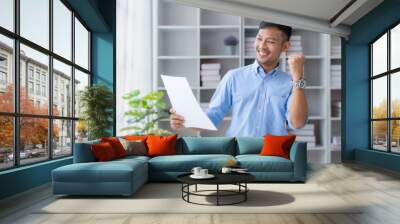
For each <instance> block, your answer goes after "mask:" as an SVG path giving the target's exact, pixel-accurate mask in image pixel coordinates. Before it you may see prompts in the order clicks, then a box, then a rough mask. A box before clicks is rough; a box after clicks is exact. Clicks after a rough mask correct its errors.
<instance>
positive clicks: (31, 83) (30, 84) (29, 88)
mask: <svg viewBox="0 0 400 224" xmlns="http://www.w3.org/2000/svg"><path fill="white" fill-rule="evenodd" d="M28 93H29V94H33V93H34V87H33V82H28Z"/></svg>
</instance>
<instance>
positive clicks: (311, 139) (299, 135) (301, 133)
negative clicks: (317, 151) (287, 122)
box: [292, 124, 316, 148]
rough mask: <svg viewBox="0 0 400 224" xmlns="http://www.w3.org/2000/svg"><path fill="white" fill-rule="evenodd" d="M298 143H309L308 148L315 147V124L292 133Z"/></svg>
mask: <svg viewBox="0 0 400 224" xmlns="http://www.w3.org/2000/svg"><path fill="white" fill-rule="evenodd" d="M292 133H293V134H294V135H296V141H297V142H307V148H312V147H315V145H316V144H315V142H316V137H315V131H314V124H306V125H305V126H304V127H303V128H302V129H300V130H296V131H293V132H292Z"/></svg>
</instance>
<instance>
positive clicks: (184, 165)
mask: <svg viewBox="0 0 400 224" xmlns="http://www.w3.org/2000/svg"><path fill="white" fill-rule="evenodd" d="M229 159H235V158H234V157H233V156H231V155H215V154H214V155H174V156H158V157H154V158H152V159H150V160H149V170H150V171H151V172H154V171H163V172H170V171H173V172H190V171H191V169H192V168H193V167H196V166H200V167H203V168H206V169H209V170H210V171H212V172H216V171H219V170H220V169H221V168H222V167H223V166H224V165H225V164H226V163H227V161H228V160H229Z"/></svg>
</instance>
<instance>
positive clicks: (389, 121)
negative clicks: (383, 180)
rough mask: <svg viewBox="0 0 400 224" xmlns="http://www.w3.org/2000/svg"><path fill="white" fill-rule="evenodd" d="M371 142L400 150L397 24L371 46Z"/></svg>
mask: <svg viewBox="0 0 400 224" xmlns="http://www.w3.org/2000/svg"><path fill="white" fill-rule="evenodd" d="M370 51H371V78H370V80H371V112H372V113H371V145H372V148H373V149H375V150H380V151H387V152H393V153H400V91H399V89H398V87H399V86H400V25H397V26H395V27H393V28H392V29H389V30H388V31H387V32H386V33H384V34H383V35H382V36H380V37H379V38H378V39H377V40H375V41H374V42H373V43H372V44H371V45H370Z"/></svg>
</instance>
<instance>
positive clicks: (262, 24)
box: [258, 21, 292, 41]
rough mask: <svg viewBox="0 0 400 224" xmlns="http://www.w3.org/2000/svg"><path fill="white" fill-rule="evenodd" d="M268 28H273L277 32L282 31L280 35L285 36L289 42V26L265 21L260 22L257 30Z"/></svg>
mask: <svg viewBox="0 0 400 224" xmlns="http://www.w3.org/2000/svg"><path fill="white" fill-rule="evenodd" d="M268 27H275V28H278V30H280V31H282V33H283V34H284V35H285V36H286V40H287V41H289V40H290V36H291V35H292V27H290V26H285V25H281V24H277V23H270V22H266V21H261V22H260V25H259V26H258V29H259V30H260V29H264V28H268Z"/></svg>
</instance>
